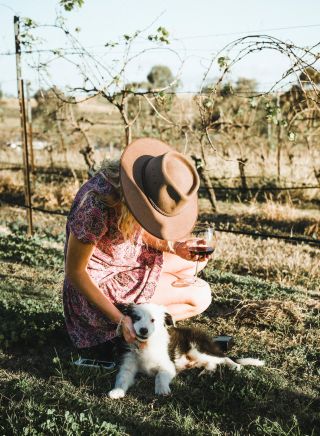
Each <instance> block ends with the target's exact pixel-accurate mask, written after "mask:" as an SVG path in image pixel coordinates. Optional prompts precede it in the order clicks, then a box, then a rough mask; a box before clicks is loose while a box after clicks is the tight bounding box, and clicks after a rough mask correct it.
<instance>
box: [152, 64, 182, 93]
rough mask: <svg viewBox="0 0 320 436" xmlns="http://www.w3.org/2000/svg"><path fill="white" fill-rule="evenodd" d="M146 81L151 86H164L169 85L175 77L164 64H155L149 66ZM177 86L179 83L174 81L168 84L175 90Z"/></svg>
mask: <svg viewBox="0 0 320 436" xmlns="http://www.w3.org/2000/svg"><path fill="white" fill-rule="evenodd" d="M147 80H148V82H149V83H150V84H151V85H152V88H155V89H158V88H165V87H166V86H170V85H171V84H172V83H173V82H174V80H175V78H174V75H173V74H172V72H171V70H170V68H169V67H167V66H166V65H155V66H154V67H152V68H151V71H150V73H149V74H148V75H147ZM178 86H179V83H175V84H173V85H171V86H170V89H171V90H173V91H175V90H176V89H177V88H178Z"/></svg>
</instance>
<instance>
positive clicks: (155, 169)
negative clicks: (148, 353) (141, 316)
mask: <svg viewBox="0 0 320 436" xmlns="http://www.w3.org/2000/svg"><path fill="white" fill-rule="evenodd" d="M198 188H199V177H198V175H197V172H196V170H195V169H194V167H193V165H192V164H191V163H190V162H189V161H188V160H187V159H186V158H185V157H184V156H183V155H181V154H180V153H177V152H175V151H173V150H172V149H171V148H170V147H169V146H168V145H167V144H165V143H163V142H161V141H158V140H156V139H150V138H143V139H138V140H136V141H134V142H133V143H132V144H130V145H129V146H128V147H127V148H126V149H125V151H124V153H123V154H122V157H121V161H120V164H119V162H109V163H104V164H103V165H102V167H101V169H100V171H99V172H98V173H97V174H96V175H95V176H94V177H93V178H91V179H90V180H89V181H88V182H86V183H85V184H84V185H83V186H82V187H81V189H80V190H79V192H78V193H77V195H76V197H75V200H74V202H73V205H72V208H71V211H70V214H69V216H68V221H67V238H66V246H65V264H66V265H65V266H66V268H65V281H64V289H63V299H64V312H65V320H66V326H67V330H68V333H69V335H70V337H71V339H72V341H73V343H74V344H75V345H76V347H78V348H88V347H94V346H96V345H98V344H103V343H106V342H107V341H110V340H112V339H113V338H115V337H116V336H117V332H119V330H121V332H122V335H123V337H124V339H125V341H127V342H128V343H131V342H133V341H134V340H135V332H134V329H133V327H132V320H131V318H130V317H128V316H125V315H124V314H123V313H122V312H121V310H120V309H119V307H120V306H119V307H117V305H118V304H123V303H124V304H129V303H132V302H134V303H144V302H152V303H156V304H162V305H164V306H166V307H167V310H168V312H169V313H170V314H171V315H172V316H173V318H174V319H175V320H182V319H185V318H189V317H191V316H194V315H197V314H199V313H201V312H203V311H204V310H205V309H206V308H207V307H208V306H209V304H210V302H211V292H210V287H209V285H208V284H206V286H203V287H196V286H193V285H190V286H188V287H183V288H178V287H174V286H173V285H172V283H173V282H174V280H175V278H176V277H179V276H181V275H192V274H194V269H195V261H196V260H199V261H200V268H201V267H202V268H203V267H204V266H205V264H206V261H207V258H205V257H203V258H200V259H198V258H197V256H194V255H191V254H190V252H189V249H188V246H189V245H190V242H191V241H188V240H185V236H186V235H187V234H188V233H189V232H190V230H191V229H192V227H193V226H194V223H195V221H196V219H197V211H198V209H197V190H198ZM179 240H180V241H179ZM171 241H175V242H171Z"/></svg>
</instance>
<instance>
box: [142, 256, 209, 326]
mask: <svg viewBox="0 0 320 436" xmlns="http://www.w3.org/2000/svg"><path fill="white" fill-rule="evenodd" d="M205 265H206V262H199V267H198V271H200V270H201V269H203V268H204V267H205ZM195 269H196V265H195V262H192V261H188V260H184V259H182V258H181V257H178V256H176V255H173V254H170V253H164V259H163V268H162V271H161V274H160V277H159V282H158V286H157V288H156V290H155V293H154V294H153V297H152V298H151V300H150V302H151V303H156V304H162V305H164V306H166V307H167V309H168V312H169V313H170V314H171V315H172V316H173V318H174V319H175V320H177V321H179V320H181V319H185V318H190V317H191V316H195V315H198V314H199V313H202V312H203V311H204V310H206V308H207V307H208V306H209V305H210V303H211V289H210V286H209V284H208V283H205V285H204V286H197V285H196V284H194V285H188V286H185V287H182V288H177V287H175V286H173V285H172V283H173V282H174V281H175V280H176V278H177V277H181V276H182V275H183V276H192V275H194V273H195Z"/></svg>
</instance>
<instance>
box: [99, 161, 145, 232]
mask: <svg viewBox="0 0 320 436" xmlns="http://www.w3.org/2000/svg"><path fill="white" fill-rule="evenodd" d="M96 174H101V175H102V176H103V177H104V178H105V179H106V181H107V182H109V183H110V184H111V185H112V186H113V187H114V188H115V191H116V198H115V197H114V196H112V197H111V196H110V197H103V198H101V196H100V197H99V198H100V199H101V200H102V201H103V202H104V203H105V204H107V205H108V206H110V207H114V206H116V205H118V204H120V214H119V218H118V221H117V227H118V229H119V231H120V232H121V234H122V236H123V238H124V239H125V240H128V239H130V240H133V239H134V237H135V234H136V232H137V231H138V229H139V228H140V225H139V224H138V222H137V221H136V219H135V218H134V216H133V215H132V213H131V212H130V210H129V208H128V206H127V204H126V202H125V200H124V197H123V194H122V190H121V185H120V160H119V159H113V160H111V159H105V160H103V161H102V163H101V165H100V168H99V169H98V171H97V172H96Z"/></svg>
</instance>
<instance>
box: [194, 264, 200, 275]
mask: <svg viewBox="0 0 320 436" xmlns="http://www.w3.org/2000/svg"><path fill="white" fill-rule="evenodd" d="M198 266H199V261H198V260H197V263H196V272H195V274H194V276H195V278H197V277H198Z"/></svg>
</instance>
